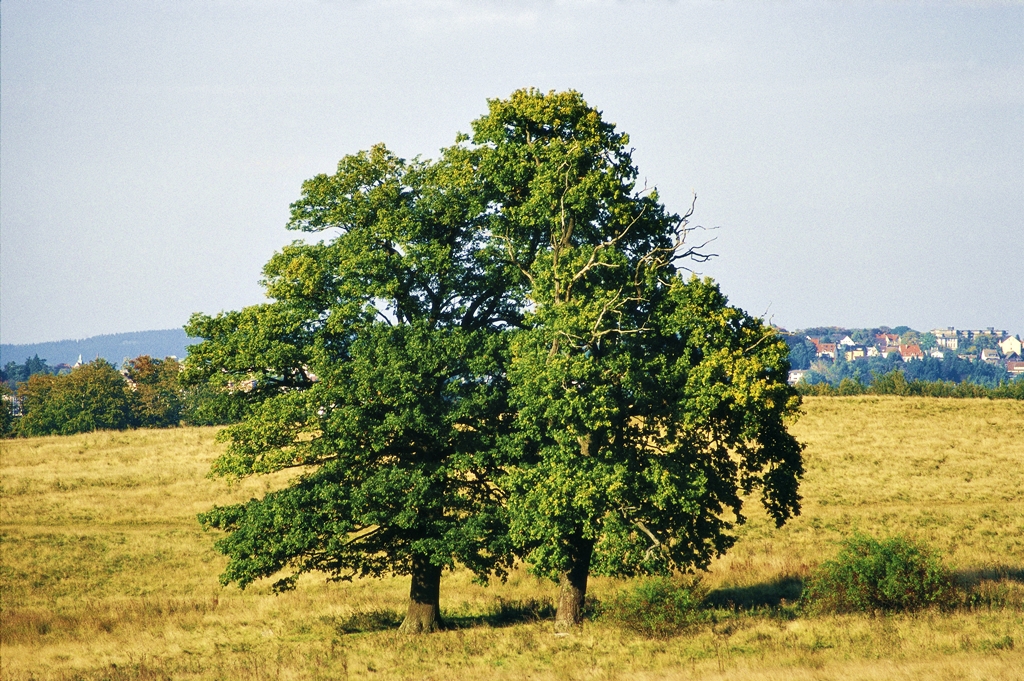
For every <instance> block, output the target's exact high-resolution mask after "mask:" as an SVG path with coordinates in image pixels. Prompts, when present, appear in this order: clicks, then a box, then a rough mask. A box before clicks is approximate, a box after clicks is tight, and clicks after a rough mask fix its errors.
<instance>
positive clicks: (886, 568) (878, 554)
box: [804, 534, 956, 612]
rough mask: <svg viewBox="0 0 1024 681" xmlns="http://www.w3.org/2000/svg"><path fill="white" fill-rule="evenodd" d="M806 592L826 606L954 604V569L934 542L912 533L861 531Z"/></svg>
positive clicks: (894, 608)
mask: <svg viewBox="0 0 1024 681" xmlns="http://www.w3.org/2000/svg"><path fill="white" fill-rule="evenodd" d="M804 598H805V599H806V602H807V603H808V604H809V605H810V607H811V608H812V609H814V610H817V611H821V612H872V611H876V610H881V611H889V612H902V611H911V610H919V609H921V608H926V607H930V606H948V605H952V604H954V602H955V600H956V593H955V590H954V587H953V582H952V577H951V575H950V572H949V571H948V570H947V569H946V567H945V566H944V565H943V564H942V561H941V560H940V559H939V557H938V555H937V554H936V553H935V552H934V551H932V550H931V549H929V548H928V547H926V546H924V545H922V544H919V543H916V542H914V541H912V540H910V539H908V538H906V537H902V536H895V537H890V538H888V539H883V540H877V539H874V538H872V537H868V536H865V535H862V534H855V535H854V536H852V537H850V538H849V539H847V540H846V541H844V542H843V544H842V548H841V549H840V551H839V554H838V555H837V556H836V557H835V558H834V559H833V560H830V561H826V562H824V563H822V564H821V565H820V566H819V567H818V569H817V570H815V572H814V574H813V575H812V576H811V578H810V580H809V582H808V585H807V588H806V590H805V591H804Z"/></svg>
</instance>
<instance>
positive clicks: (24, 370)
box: [0, 355, 57, 390]
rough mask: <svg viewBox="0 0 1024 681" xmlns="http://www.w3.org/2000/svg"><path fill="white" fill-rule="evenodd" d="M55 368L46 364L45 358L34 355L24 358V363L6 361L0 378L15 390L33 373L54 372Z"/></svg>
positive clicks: (0, 372)
mask: <svg viewBox="0 0 1024 681" xmlns="http://www.w3.org/2000/svg"><path fill="white" fill-rule="evenodd" d="M54 373H57V372H56V369H54V368H53V367H51V366H49V365H47V363H46V360H45V359H39V355H34V356H32V357H29V358H27V359H26V360H25V363H24V364H18V363H16V362H8V363H7V364H5V365H4V368H3V370H2V371H0V380H2V381H3V382H4V383H6V384H7V386H8V387H9V388H10V389H11V390H17V389H18V386H19V385H21V384H22V383H24V382H25V381H27V380H28V379H29V378H30V377H31V376H34V375H35V374H54Z"/></svg>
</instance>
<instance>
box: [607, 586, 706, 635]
mask: <svg viewBox="0 0 1024 681" xmlns="http://www.w3.org/2000/svg"><path fill="white" fill-rule="evenodd" d="M706 596H707V589H705V588H704V586H703V585H702V584H701V582H700V578H693V579H692V580H690V581H688V582H685V583H683V584H679V583H676V582H674V581H673V580H671V579H668V578H667V577H655V578H653V579H647V580H644V581H642V582H639V583H637V584H636V585H634V586H632V587H630V588H627V589H624V590H623V591H621V592H619V594H618V595H617V596H616V597H615V598H614V599H612V601H611V602H610V603H609V604H608V605H607V606H606V607H605V609H604V612H603V615H604V616H605V617H608V618H609V619H611V620H612V621H615V622H617V623H619V624H620V625H621V626H623V627H625V628H627V629H630V630H632V631H635V632H637V633H638V634H640V635H642V636H646V637H647V638H669V637H671V636H675V635H677V634H680V633H682V632H684V631H686V630H688V629H692V628H695V627H697V626H700V625H701V624H703V623H705V622H707V621H709V619H710V613H708V612H707V611H706V610H704V609H703V608H702V603H703V601H704V598H705V597H706Z"/></svg>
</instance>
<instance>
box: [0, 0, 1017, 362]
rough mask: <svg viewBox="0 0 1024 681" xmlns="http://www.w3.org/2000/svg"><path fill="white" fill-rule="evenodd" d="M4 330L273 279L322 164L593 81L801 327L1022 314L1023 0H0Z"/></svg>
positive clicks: (199, 303) (65, 324)
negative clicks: (535, 91) (506, 101)
mask: <svg viewBox="0 0 1024 681" xmlns="http://www.w3.org/2000/svg"><path fill="white" fill-rule="evenodd" d="M0 21H2V24H0V31H2V34H0V59H2V61H0V68H2V71H0V97H2V98H0V145H2V155H0V340H2V341H3V342H4V343H29V342H39V341H47V340H56V339H62V338H80V337H85V336H91V335H95V334H101V333H115V332H121V331H135V330H144V329H159V328H170V327H175V326H180V325H181V324H182V323H184V322H185V321H186V320H187V318H188V316H189V314H190V313H191V312H193V311H203V312H216V311H219V310H222V309H235V308H239V307H241V306H244V305H248V304H252V303H256V302H259V301H260V300H261V299H262V290H261V289H260V287H259V285H258V280H259V277H260V269H261V267H262V265H263V263H264V262H266V261H267V260H268V259H269V257H270V255H271V254H272V252H273V251H274V250H275V249H277V248H279V247H280V246H282V245H283V244H285V243H287V242H288V241H290V240H291V239H292V238H294V236H295V235H293V234H291V233H289V232H287V231H286V230H285V229H284V223H285V221H286V219H287V215H288V204H289V203H290V202H292V201H294V200H295V199H296V198H297V197H298V195H299V188H300V184H301V182H302V180H304V179H306V178H308V177H311V176H313V175H315V174H317V173H320V172H331V171H332V170H333V168H334V166H335V165H336V163H337V161H338V159H339V158H341V157H342V156H343V155H345V154H349V153H353V152H356V151H358V150H360V149H365V148H367V147H369V146H370V145H371V144H374V143H376V142H381V141H383V142H385V143H386V144H388V145H389V146H390V147H391V148H392V149H393V150H394V151H396V152H397V153H399V154H401V155H403V156H414V155H416V154H422V155H425V156H432V155H434V154H436V152H437V149H438V148H440V147H442V146H444V145H447V144H449V143H451V142H452V140H453V139H454V136H455V134H456V132H457V131H460V130H461V131H466V130H468V129H469V122H470V121H471V120H472V119H474V118H476V117H477V116H479V115H481V114H482V113H483V112H484V111H485V108H486V103H485V100H486V98H488V97H502V96H507V95H508V94H509V93H510V92H511V91H512V90H514V89H516V88H519V87H524V86H536V87H539V88H541V89H544V90H548V89H564V88H575V89H577V90H580V91H581V92H582V93H583V94H584V96H585V97H586V98H587V99H588V101H589V102H590V103H591V104H593V105H594V106H596V107H598V108H600V109H602V110H603V111H604V113H605V116H606V118H607V119H608V120H611V121H615V122H616V123H617V124H618V125H619V126H620V128H621V129H623V130H625V131H627V132H629V133H630V135H631V138H632V144H633V146H635V147H636V154H635V159H636V161H637V163H638V165H639V167H640V172H641V175H642V176H643V177H646V178H647V179H648V181H649V183H650V184H652V185H656V186H657V187H658V188H659V190H660V192H661V195H662V197H663V198H664V199H665V201H666V202H667V203H668V204H669V206H670V207H671V208H673V209H675V210H677V211H680V212H681V211H683V210H684V209H685V208H686V206H687V204H688V197H689V195H690V192H691V190H696V192H697V194H698V196H699V198H698V202H697V212H696V215H695V218H696V219H695V222H696V223H699V224H702V225H707V226H718V227H720V229H718V230H717V232H715V234H716V236H717V239H718V240H717V241H716V242H715V244H714V250H715V251H716V252H718V253H719V254H720V257H719V258H718V259H717V260H716V261H714V262H713V263H710V264H708V265H705V266H702V267H701V271H702V272H704V273H706V274H709V275H712V276H714V277H715V278H716V279H718V280H719V281H720V282H721V284H722V288H723V289H724V291H725V292H726V293H727V294H728V295H729V296H730V298H731V299H732V301H733V302H734V303H736V304H738V305H740V306H742V307H743V308H745V309H747V310H748V311H750V312H752V313H755V314H762V313H765V312H767V315H768V316H769V317H770V318H771V319H772V320H773V321H774V322H775V323H777V324H781V325H783V326H786V327H788V328H799V327H806V326H812V325H826V324H835V325H845V326H874V325H879V324H888V325H892V326H895V325H898V324H907V325H910V326H913V327H915V328H919V329H929V328H932V327H935V326H948V325H955V326H958V327H972V328H973V327H982V326H996V327H1000V328H1008V329H1010V330H1011V331H1012V332H1018V333H1020V332H1024V236H1022V235H1024V217H1022V216H1024V6H1022V5H1021V4H1006V3H923V2H900V3H895V2H893V3H864V2H856V3H854V2H849V3H842V2H833V1H830V2H799V3H796V2H743V3H739V2H636V3H626V2H618V3H615V2H561V3H559V2H550V3H549V2H521V3H509V2H474V3H469V2H380V3H370V2H346V1H340V0H339V1H334V2H331V1H327V0H321V1H315V0H308V1H301V0H290V1H288V2H285V1H280V2H272V1H262V2H257V1H255V0H253V1H243V0H212V1H204V2H198V1H195V2H192V1H188V0H165V1H159V2H158V1H146V0H131V1H125V2H116V1H111V0H107V1H105V2H84V1H81V2H42V1H40V0H3V3H2V4H0Z"/></svg>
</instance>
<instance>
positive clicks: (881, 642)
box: [0, 396, 1024, 681]
mask: <svg viewBox="0 0 1024 681" xmlns="http://www.w3.org/2000/svg"><path fill="white" fill-rule="evenodd" d="M804 411H805V414H804V415H803V417H802V418H801V419H800V420H799V421H798V422H797V423H795V424H794V425H793V432H794V433H795V434H796V435H797V437H798V438H799V439H800V440H801V441H802V442H805V443H806V444H807V450H806V467H807V474H806V477H805V479H804V482H803V486H802V490H801V491H802V494H803V497H804V502H803V514H802V515H801V516H800V517H799V518H797V519H795V520H794V521H793V522H791V523H790V524H788V525H787V526H786V527H784V528H782V529H776V528H775V527H774V525H773V524H771V523H770V522H768V521H767V520H766V519H765V517H764V515H763V513H761V512H760V510H759V509H758V508H757V506H756V504H751V505H749V506H748V516H749V518H750V519H749V522H748V523H747V524H746V525H744V526H742V527H741V528H740V530H739V537H740V540H739V542H738V543H737V545H736V547H735V548H734V549H733V550H732V551H731V552H730V553H729V554H728V555H727V556H725V557H724V558H722V559H720V560H718V561H716V562H715V563H714V564H713V566H712V568H711V570H710V571H709V573H708V574H707V575H706V576H705V582H706V584H707V585H708V586H709V587H710V588H711V590H712V591H711V596H710V603H711V604H712V605H713V606H714V607H715V608H716V609H715V619H716V622H715V624H713V625H710V626H707V627H705V628H703V629H701V630H700V631H697V632H695V633H692V634H688V635H685V636H679V637H676V638H672V639H669V640H660V641H651V640H646V639H644V638H641V637H639V636H637V635H634V634H632V633H630V632H628V631H624V630H622V629H620V628H619V627H617V626H616V625H615V624H613V623H611V622H608V621H606V620H604V619H601V618H600V617H598V618H596V619H595V620H593V621H590V622H588V623H587V624H586V626H585V627H584V629H583V630H582V631H581V632H580V633H578V634H575V635H571V636H556V635H555V634H554V633H553V629H552V626H551V622H550V620H548V619H546V618H545V617H544V615H545V614H546V613H547V612H548V605H547V604H548V603H549V602H550V599H551V598H552V597H553V596H554V587H553V585H552V584H550V583H548V582H543V581H538V580H536V579H534V578H533V577H531V576H529V575H528V574H527V573H526V572H525V571H524V570H517V571H516V572H514V573H513V574H512V575H511V577H510V579H509V581H508V582H507V583H504V584H501V583H495V584H491V585H490V586H486V587H484V586H480V585H477V584H474V583H473V582H472V581H471V579H470V576H469V575H467V574H466V573H464V572H457V573H454V574H451V575H446V576H445V578H444V579H443V580H442V584H441V588H442V593H441V598H442V604H441V605H442V609H443V611H444V614H445V615H446V617H447V618H448V619H449V620H450V621H451V622H453V623H454V624H455V625H457V628H455V629H453V630H450V631H445V632H442V633H438V634H433V635H428V636H419V637H408V636H403V635H400V634H398V633H397V632H395V631H394V630H392V629H389V628H386V626H387V624H388V622H389V621H390V620H391V619H392V618H393V616H394V613H396V612H399V611H401V609H402V608H403V607H404V599H405V596H406V593H407V589H408V582H407V580H406V579H386V580H378V581H372V580H361V581H355V582H352V583H326V582H325V581H324V580H323V579H322V578H314V577H307V578H303V579H302V580H300V583H299V588H298V589H297V590H296V591H294V592H291V593H287V594H284V595H274V594H272V593H271V592H270V589H269V585H265V584H258V585H255V586H253V587H250V588H249V589H247V590H246V591H244V592H243V591H239V590H238V589H237V588H236V587H233V586H232V587H227V588H222V587H221V586H220V585H219V583H218V575H219V573H220V571H221V569H222V568H223V565H224V562H225V559H224V558H223V557H222V556H220V555H219V554H217V553H216V552H215V551H214V550H213V548H212V545H213V542H214V541H215V539H216V537H217V535H216V534H215V533H205V532H203V531H202V530H201V529H200V528H199V526H198V525H197V523H196V520H195V516H196V513H198V512H200V511H203V510H205V509H208V508H209V507H211V506H212V505H213V504H215V503H221V504H223V503H226V502H231V501H238V500H243V499H247V498H249V497H251V496H253V495H256V494H260V493H262V492H263V491H265V490H268V489H271V488H273V487H275V486H278V485H280V484H282V482H283V478H280V477H277V478H260V479H254V480H246V481H243V482H241V483H237V484H235V485H233V486H230V487H229V486H228V485H227V484H226V483H225V482H223V481H222V480H211V479H209V478H207V477H206V473H207V471H208V469H209V465H210V462H211V461H212V460H213V458H214V457H215V456H216V455H217V453H218V451H219V449H220V447H221V446H222V445H218V444H215V443H214V435H215V430H214V429H192V428H182V429H172V430H140V431H133V432H121V433H115V432H109V433H108V432H104V433H93V434H87V435H78V436H70V437H50V438H35V439H25V440H6V441H3V442H2V445H0V446H2V460H0V484H2V488H0V541H2V544H0V550H2V565H0V589H2V591H0V594H2V613H0V665H2V667H0V676H2V678H3V679H6V680H14V679H68V680H70V679H165V678H166V679H340V678H351V679H357V678H358V679H371V678H372V679H392V678H424V679H449V678H460V679H463V678H464V679H488V680H489V681H498V680H501V679H520V678H532V679H619V678H630V679H652V680H653V679H689V678H694V679H765V680H767V679H843V680H844V681H853V680H856V679H893V678H899V679H1022V678H1024V403H1022V402H1019V401H1009V400H967V399H963V400H954V399H930V398H896V397H870V396H864V397H851V398H808V399H806V400H805V406H804ZM858 529H859V530H862V531H865V532H868V533H872V534H878V535H886V534H891V533H897V532H902V533H906V534H909V535H911V536H912V537H915V538H917V539H921V540H924V541H927V542H928V543H930V544H931V545H932V546H933V547H935V548H937V549H938V550H940V551H941V552H942V554H943V555H944V557H945V559H946V560H947V562H948V564H949V565H950V566H951V567H953V568H954V569H955V570H956V573H957V578H958V580H959V582H960V583H961V584H962V585H963V586H964V588H965V589H968V590H970V591H971V592H972V593H974V594H975V595H976V597H977V601H978V605H976V606H975V607H972V608H961V609H959V610H955V611H951V612H939V611H928V612H922V613H917V614H913V615H895V616H868V615H848V616H819V617H810V616H808V615H806V614H803V613H802V612H801V611H800V609H799V607H798V606H797V605H795V601H796V599H797V598H798V597H799V594H800V589H801V581H802V579H803V578H804V577H806V575H807V574H808V572H809V570H810V569H812V568H813V566H815V565H816V564H817V563H819V562H820V561H821V560H823V559H825V558H827V557H828V556H829V555H831V554H832V553H834V551H835V542H836V541H838V540H839V539H841V538H843V537H845V536H847V535H848V534H849V533H851V532H852V531H854V530H858ZM623 586H624V582H621V581H617V580H611V579H601V578H598V579H593V580H592V582H591V595H593V596H594V597H595V598H596V599H597V600H602V599H605V600H607V599H608V598H610V597H611V596H612V595H614V593H615V592H616V591H617V590H619V589H621V588H623ZM375 623H376V624H375ZM358 628H363V629H368V630H369V631H363V632H356V633H351V632H352V631H353V630H354V629H358Z"/></svg>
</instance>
